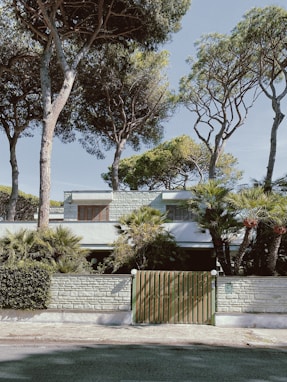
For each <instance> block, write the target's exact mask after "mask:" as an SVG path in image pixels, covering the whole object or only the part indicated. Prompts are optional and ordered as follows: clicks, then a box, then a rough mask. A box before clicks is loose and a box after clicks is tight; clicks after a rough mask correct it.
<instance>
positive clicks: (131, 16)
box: [11, 0, 190, 228]
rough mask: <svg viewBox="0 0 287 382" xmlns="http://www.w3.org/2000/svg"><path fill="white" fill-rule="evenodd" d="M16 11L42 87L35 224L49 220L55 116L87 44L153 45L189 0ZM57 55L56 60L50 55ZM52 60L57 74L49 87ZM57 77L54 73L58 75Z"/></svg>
mask: <svg viewBox="0 0 287 382" xmlns="http://www.w3.org/2000/svg"><path fill="white" fill-rule="evenodd" d="M11 3H12V4H13V7H14V10H15V14H16V16H17V19H18V20H19V21H20V22H21V24H22V26H23V28H24V29H25V30H29V31H30V32H31V34H32V36H33V38H34V39H35V40H36V41H37V42H38V43H39V44H40V45H41V46H42V52H41V88H42V101H43V118H42V121H43V132H42V141H41V152H40V205H39V218H38V227H39V228H44V227H46V226H48V223H49V200H50V187H51V171H50V167H51V165H50V163H51V153H52V141H53V136H54V132H55V127H56V123H57V120H58V118H59V115H60V113H61V111H62V110H63V108H64V106H65V105H66V103H67V101H68V99H69V96H70V93H71V90H72V87H73V85H74V82H75V78H76V74H77V68H78V65H79V63H80V62H81V60H82V59H83V58H84V57H86V56H87V54H88V53H89V52H90V51H91V49H92V48H93V49H94V48H96V49H99V48H100V47H101V46H102V45H103V44H104V43H107V42H108V43H111V42H120V43H123V44H124V43H125V42H127V41H129V42H131V41H137V42H138V43H140V44H142V45H143V46H145V47H153V48H155V46H156V45H157V44H159V43H162V42H164V41H167V39H168V38H169V37H170V34H171V33H173V32H175V31H177V30H178V29H179V26H180V20H181V18H182V16H183V15H184V14H185V13H186V11H187V9H188V7H189V5H190V0H181V1H180V2H178V1H176V0H171V1H168V2H166V1H163V0H155V1H153V2H150V1H149V0H143V1H141V2H138V1H136V2H135V1H127V0H110V1H106V0H97V1H93V2H91V1H81V2H79V1H77V0H70V1H64V0H59V1H51V2H46V1H43V0H13V1H11ZM53 57H56V60H54V61H53V60H52V58H53ZM55 65H56V68H57V69H58V72H59V73H60V74H61V80H60V81H58V86H57V89H56V91H54V89H53V87H52V83H53V73H55ZM57 78H59V77H58V76H57Z"/></svg>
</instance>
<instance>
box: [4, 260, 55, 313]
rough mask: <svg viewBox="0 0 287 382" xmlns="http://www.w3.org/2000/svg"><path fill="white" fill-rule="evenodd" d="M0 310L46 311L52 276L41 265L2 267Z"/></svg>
mask: <svg viewBox="0 0 287 382" xmlns="http://www.w3.org/2000/svg"><path fill="white" fill-rule="evenodd" d="M0 290H1V294H0V309H23V310H24V309H27V310H34V309H45V308H47V305H48V300H49V290H50V274H49V272H48V271H47V270H45V269H43V268H42V267H41V266H40V265H36V264H34V265H28V266H27V265H26V266H21V267H8V266H4V267H3V266H2V267H0Z"/></svg>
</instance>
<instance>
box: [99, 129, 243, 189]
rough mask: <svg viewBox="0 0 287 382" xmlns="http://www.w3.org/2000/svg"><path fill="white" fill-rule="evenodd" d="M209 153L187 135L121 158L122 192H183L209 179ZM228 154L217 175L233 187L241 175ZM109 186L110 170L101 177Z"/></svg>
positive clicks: (235, 163) (235, 161)
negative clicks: (126, 190) (141, 152)
mask: <svg viewBox="0 0 287 382" xmlns="http://www.w3.org/2000/svg"><path fill="white" fill-rule="evenodd" d="M209 161H210V153H209V151H208V150H207V148H206V147H205V145H204V144H198V143H196V142H195V141H194V140H193V139H191V138H190V137H189V136H187V135H183V136H180V137H176V138H174V139H171V140H169V141H166V142H163V143H161V144H159V145H158V146H157V147H155V148H154V149H151V150H148V151H146V152H144V153H143V154H140V155H133V156H131V157H129V158H125V159H122V160H121V161H120V163H119V184H120V188H121V189H126V188H129V189H131V190H143V189H148V190H159V189H167V190H173V189H186V188H188V187H190V186H191V185H194V184H196V183H198V182H202V181H204V180H206V179H207V178H208V169H209ZM236 165H237V160H236V158H234V157H233V156H232V155H231V154H223V155H222V156H221V158H220V160H219V162H218V166H217V171H216V175H217V177H218V179H220V180H221V182H222V183H230V184H232V183H233V182H234V181H237V180H238V179H239V178H240V176H241V172H240V171H239V170H237V168H236ZM102 177H103V179H104V180H105V181H106V182H107V183H108V184H109V185H110V186H111V182H112V169H111V168H110V171H109V172H107V173H105V174H102Z"/></svg>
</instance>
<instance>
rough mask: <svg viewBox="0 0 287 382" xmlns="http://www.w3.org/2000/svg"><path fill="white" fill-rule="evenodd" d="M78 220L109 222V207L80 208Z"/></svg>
mask: <svg viewBox="0 0 287 382" xmlns="http://www.w3.org/2000/svg"><path fill="white" fill-rule="evenodd" d="M78 220H88V221H97V222H102V221H109V207H108V206H78Z"/></svg>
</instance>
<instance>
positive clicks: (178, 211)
mask: <svg viewBox="0 0 287 382" xmlns="http://www.w3.org/2000/svg"><path fill="white" fill-rule="evenodd" d="M166 211H167V218H168V219H169V220H172V221H174V220H193V217H192V213H191V211H189V209H188V207H187V206H181V205H167V206H166Z"/></svg>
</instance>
